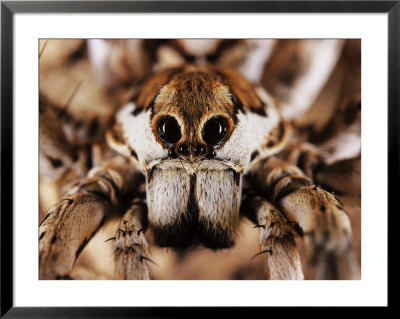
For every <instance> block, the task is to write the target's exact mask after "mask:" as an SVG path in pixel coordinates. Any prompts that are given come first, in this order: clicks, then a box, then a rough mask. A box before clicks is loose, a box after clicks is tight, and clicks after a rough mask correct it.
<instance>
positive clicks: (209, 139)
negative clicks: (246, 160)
mask: <svg viewBox="0 0 400 319" xmlns="http://www.w3.org/2000/svg"><path fill="white" fill-rule="evenodd" d="M226 134H228V121H227V120H226V119H225V118H224V117H222V116H217V117H213V118H211V119H210V120H208V121H207V122H206V124H204V126H203V131H202V136H203V140H204V141H205V142H206V143H207V144H212V145H217V144H219V143H221V142H222V141H223V139H224V138H225V137H226Z"/></svg>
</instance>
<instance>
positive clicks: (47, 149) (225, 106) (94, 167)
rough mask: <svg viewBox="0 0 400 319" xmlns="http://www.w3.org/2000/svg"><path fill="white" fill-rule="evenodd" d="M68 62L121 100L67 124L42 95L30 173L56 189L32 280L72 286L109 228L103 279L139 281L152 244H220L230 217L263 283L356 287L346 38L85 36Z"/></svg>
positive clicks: (355, 104)
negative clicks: (309, 272) (109, 260)
mask: <svg viewBox="0 0 400 319" xmlns="http://www.w3.org/2000/svg"><path fill="white" fill-rule="evenodd" d="M79 50H80V51H79ZM82 50H84V51H85V52H86V51H87V52H86V53H84V54H83V53H82ZM74 52H75V53H74V55H73V56H74V57H75V58H76V55H77V53H76V52H78V53H80V54H81V55H85V54H86V55H87V56H88V57H89V59H90V61H91V65H92V68H93V70H94V72H95V75H96V78H97V79H98V80H99V82H100V83H101V84H102V85H103V88H104V91H106V92H108V93H109V94H110V95H114V97H115V96H118V100H119V101H118V102H119V103H120V102H122V103H121V104H122V105H123V106H122V107H121V108H117V109H116V108H113V109H112V111H111V113H110V115H109V116H106V117H104V118H103V120H100V119H99V118H98V117H91V118H88V119H85V120H78V119H77V118H76V117H75V118H74V116H73V115H71V114H70V112H69V111H68V109H67V107H68V104H69V103H70V101H69V102H68V103H67V104H66V105H64V107H60V106H59V105H57V103H54V101H51V99H49V98H48V97H46V95H45V94H43V92H41V94H40V101H39V115H40V172H41V175H42V176H45V177H46V176H47V178H50V179H52V180H56V181H57V185H59V187H60V189H61V192H63V193H64V196H63V197H62V198H61V199H60V200H59V201H58V202H57V203H55V204H54V205H53V206H52V207H51V208H50V209H49V211H48V213H47V214H46V215H45V216H44V217H43V218H42V220H41V222H40V227H39V263H40V278H41V279H70V278H71V272H72V269H73V266H74V263H75V261H76V259H77V258H78V256H79V255H80V253H81V252H82V250H83V249H84V248H85V246H86V245H87V243H88V242H89V241H90V240H91V239H92V237H93V236H94V235H95V234H96V233H97V232H98V230H99V229H101V228H102V227H103V226H104V225H105V224H106V223H107V221H109V220H113V219H114V220H115V219H118V220H119V225H118V227H117V229H116V230H115V234H114V235H113V236H112V237H110V238H109V239H108V240H107V242H108V243H109V244H110V245H111V246H112V250H113V255H114V263H115V277H116V278H118V279H150V278H151V272H150V267H151V265H152V264H156V262H155V261H154V260H153V259H152V256H151V255H152V254H151V250H150V245H149V244H148V243H149V241H150V242H151V244H152V245H153V244H155V245H156V246H158V247H167V248H171V249H173V250H175V251H177V252H179V254H183V255H184V254H185V253H187V252H188V251H190V250H191V249H193V247H203V248H205V249H210V250H213V251H219V250H227V249H230V248H232V247H234V246H235V243H236V240H237V237H238V236H239V235H238V234H239V233H240V231H239V229H240V222H241V220H242V219H243V218H247V219H248V220H250V221H251V222H252V223H253V224H254V226H253V227H254V228H255V229H256V230H258V231H259V244H260V251H259V252H258V253H257V254H256V255H255V257H257V258H263V260H264V262H265V268H266V278H268V279H304V267H305V265H312V267H314V271H315V278H317V279H355V278H358V276H359V269H358V267H357V262H356V253H355V251H354V244H353V231H352V227H351V218H350V217H349V215H348V214H347V213H346V206H345V205H343V202H342V201H341V199H340V195H338V194H340V193H341V194H344V195H346V194H349V193H350V194H356V195H355V197H357V196H358V194H357V185H359V170H357V169H359V165H360V147H359V139H360V112H361V102H360V101H361V98H360V74H359V72H360V67H359V63H360V56H359V54H360V52H359V41H357V40H353V41H347V42H345V41H343V40H275V41H273V40H197V41H196V40H130V41H129V40H128V41H126V40H125V41H123V40H111V41H110V40H108V41H105V40H90V41H88V42H84V43H83V44H82V46H79V48H78V50H77V51H74ZM338 83H340V85H338ZM342 83H344V84H342ZM125 84H130V88H129V89H127V90H125V94H122V93H121V92H122V91H123V89H125V88H126V86H125ZM121 88H123V89H121ZM324 92H327V94H324ZM329 93H330V94H331V95H332V94H335V98H332V99H329V98H327V96H328V97H330V95H329ZM321 105H324V107H325V108H324V109H321ZM322 110H324V112H322V113H321V111H322ZM316 114H317V115H316ZM300 115H301V116H300ZM315 118H318V120H317V121H315ZM357 172H358V175H357ZM354 185H356V186H354ZM346 187H347V188H346ZM358 191H359V189H358ZM299 239H302V241H301V243H299ZM258 256H259V257H258Z"/></svg>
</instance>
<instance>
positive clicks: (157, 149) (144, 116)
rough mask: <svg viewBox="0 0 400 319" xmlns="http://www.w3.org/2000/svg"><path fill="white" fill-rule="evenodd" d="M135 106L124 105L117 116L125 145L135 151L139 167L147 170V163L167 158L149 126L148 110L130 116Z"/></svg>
mask: <svg viewBox="0 0 400 319" xmlns="http://www.w3.org/2000/svg"><path fill="white" fill-rule="evenodd" d="M135 107H136V106H135V104H134V103H129V104H128V105H126V106H125V107H124V108H123V109H122V110H121V111H120V112H119V113H118V116H117V120H118V122H119V123H121V125H122V129H123V131H124V134H125V138H126V141H127V143H128V144H129V145H130V146H131V147H132V148H133V149H134V150H135V152H136V154H137V155H138V158H139V164H140V167H141V168H142V169H143V170H147V169H148V168H149V167H148V166H147V163H149V162H150V161H152V160H153V159H160V158H163V157H165V156H167V151H166V150H164V149H163V148H162V146H161V145H160V144H159V143H157V141H156V139H155V137H154V135H153V131H152V128H151V126H150V112H151V111H150V110H148V111H147V112H141V113H139V114H137V115H132V112H133V111H134V110H135Z"/></svg>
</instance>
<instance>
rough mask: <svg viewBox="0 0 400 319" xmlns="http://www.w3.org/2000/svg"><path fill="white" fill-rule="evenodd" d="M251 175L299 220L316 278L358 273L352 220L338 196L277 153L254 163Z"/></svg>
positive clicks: (292, 218) (261, 189) (268, 195)
mask: <svg viewBox="0 0 400 319" xmlns="http://www.w3.org/2000/svg"><path fill="white" fill-rule="evenodd" d="M248 175H249V177H251V178H249V180H251V181H252V185H253V187H254V188H255V189H256V190H257V191H258V192H259V193H260V194H263V196H265V197H266V198H268V199H269V200H271V202H272V203H274V204H275V205H276V206H277V207H278V209H279V210H280V211H281V212H282V213H284V214H285V216H286V217H287V218H288V219H289V220H290V221H293V222H297V223H298V225H299V227H300V228H301V230H302V232H303V234H304V242H305V246H306V251H307V259H308V261H309V262H310V263H311V264H313V265H315V266H316V270H317V279H354V278H355V277H356V276H357V274H356V270H355V260H354V253H353V249H352V231H351V225H350V220H349V218H348V216H347V214H346V212H345V211H344V208H343V205H342V203H341V202H340V199H339V198H337V197H336V196H335V195H333V194H331V193H329V192H327V191H325V190H324V189H321V188H320V187H318V186H317V185H313V184H312V181H311V179H310V178H309V177H307V176H306V175H305V174H304V173H303V172H302V171H301V170H300V169H299V168H298V167H296V166H294V165H292V164H290V163H288V162H286V161H284V160H282V159H279V158H277V157H274V156H272V157H269V158H264V159H259V160H258V161H256V163H253V164H252V166H251V169H250V171H249V174H248Z"/></svg>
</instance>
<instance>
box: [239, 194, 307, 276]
mask: <svg viewBox="0 0 400 319" xmlns="http://www.w3.org/2000/svg"><path fill="white" fill-rule="evenodd" d="M241 211H242V213H243V214H245V215H246V216H247V217H248V218H249V219H250V220H252V221H253V222H254V223H255V224H256V226H255V227H256V228H259V230H260V247H261V251H260V253H258V254H257V255H255V256H254V257H256V256H258V255H260V254H264V253H265V255H266V266H267V274H268V279H272V280H282V279H293V280H299V279H304V276H303V272H302V269H301V261H300V255H299V252H298V250H297V247H296V243H295V240H294V237H295V228H294V225H293V223H290V222H289V220H288V219H287V218H286V216H285V215H284V214H282V213H281V212H280V211H279V210H278V209H277V208H276V207H275V206H274V205H272V204H271V203H269V202H268V201H267V200H265V199H264V198H262V197H261V196H258V195H257V194H254V193H248V194H246V195H245V199H244V201H243V204H242V208H241ZM254 257H253V258H254Z"/></svg>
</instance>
